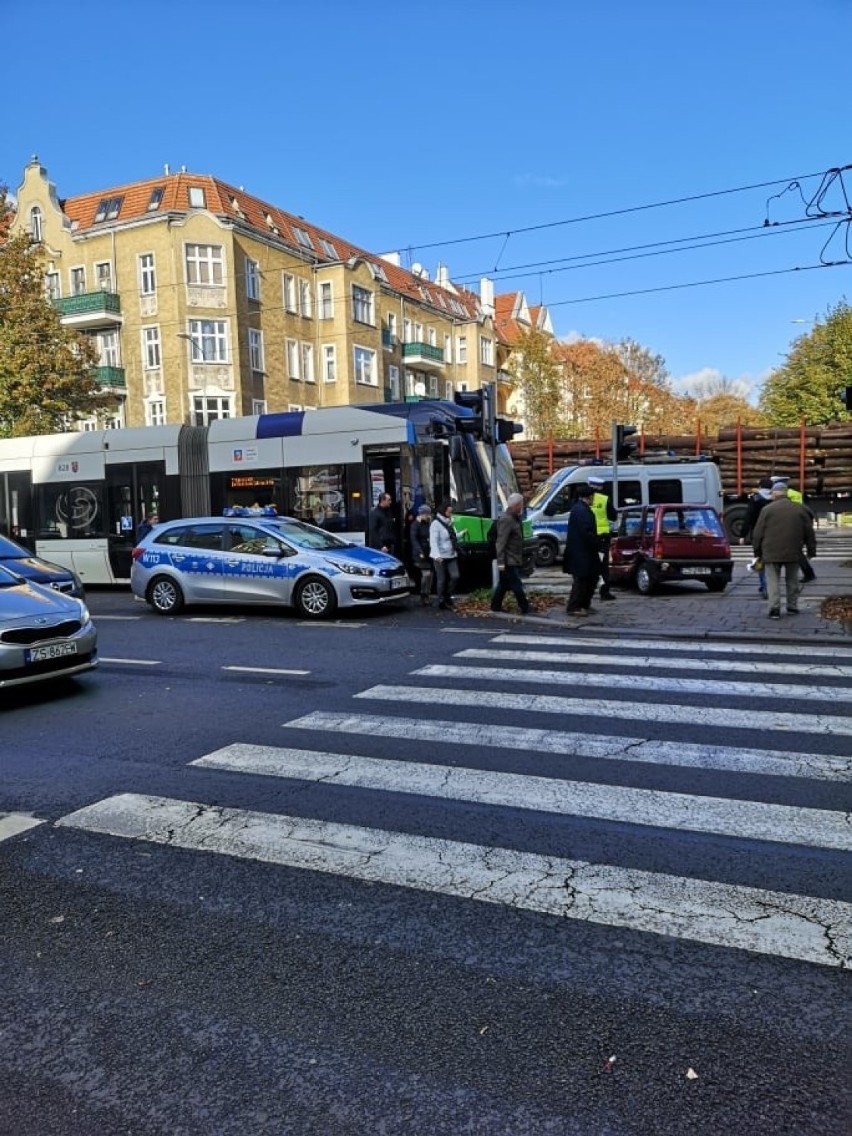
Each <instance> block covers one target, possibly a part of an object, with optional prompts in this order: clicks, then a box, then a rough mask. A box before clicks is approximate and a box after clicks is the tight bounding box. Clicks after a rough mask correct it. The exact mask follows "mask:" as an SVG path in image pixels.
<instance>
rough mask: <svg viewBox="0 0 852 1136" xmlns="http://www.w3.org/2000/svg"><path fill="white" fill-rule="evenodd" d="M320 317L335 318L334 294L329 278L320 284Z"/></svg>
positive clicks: (324, 318) (325, 318)
mask: <svg viewBox="0 0 852 1136" xmlns="http://www.w3.org/2000/svg"><path fill="white" fill-rule="evenodd" d="M319 318H320V319H323V320H330V319H334V294H333V292H332V288H331V282H330V281H328V280H324V281H323V282H322V283H321V284H320V286H319Z"/></svg>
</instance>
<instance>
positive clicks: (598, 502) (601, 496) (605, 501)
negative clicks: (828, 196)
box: [589, 477, 618, 600]
mask: <svg viewBox="0 0 852 1136" xmlns="http://www.w3.org/2000/svg"><path fill="white" fill-rule="evenodd" d="M589 485H590V486H591V489H592V499H591V501H590V502H589V504H590V505H591V508H592V512H593V513H594V514H595V527H596V528H597V530H598V552H599V553H600V554H601V599H602V600H614V599H615V596H614V595H613V594H612V592H611V591H610V586H609V544H610V541H611V540H612V531H611V528H610V524H611V522H612V521H615V520H616V519H617V518H618V514H617V513H616V511H615V509H614V507H613V504H612V501H610V499H609V497H607V495H606V494H605V493H604V492H603V487H604V479H603V478H602V477H590V478H589Z"/></svg>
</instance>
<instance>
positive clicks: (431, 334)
mask: <svg viewBox="0 0 852 1136" xmlns="http://www.w3.org/2000/svg"><path fill="white" fill-rule="evenodd" d="M427 335H428V339H429V346H430V347H437V346H438V333H437V332H436V331H435V329H434V327H430V328H429V330H428V332H427Z"/></svg>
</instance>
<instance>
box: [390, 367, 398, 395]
mask: <svg viewBox="0 0 852 1136" xmlns="http://www.w3.org/2000/svg"><path fill="white" fill-rule="evenodd" d="M388 386H389V387H390V396H391V399H392V401H393V402H398V401H399V397H400V390H399V367H388Z"/></svg>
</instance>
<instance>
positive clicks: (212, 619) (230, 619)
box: [186, 615, 246, 623]
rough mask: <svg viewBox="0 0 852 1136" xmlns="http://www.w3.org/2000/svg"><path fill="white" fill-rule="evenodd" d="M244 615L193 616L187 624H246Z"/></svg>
mask: <svg viewBox="0 0 852 1136" xmlns="http://www.w3.org/2000/svg"><path fill="white" fill-rule="evenodd" d="M245 621H246V617H245V616H244V615H191V616H189V618H188V619H187V620H186V622H187V623H245Z"/></svg>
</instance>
